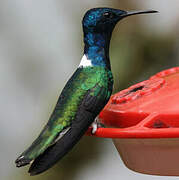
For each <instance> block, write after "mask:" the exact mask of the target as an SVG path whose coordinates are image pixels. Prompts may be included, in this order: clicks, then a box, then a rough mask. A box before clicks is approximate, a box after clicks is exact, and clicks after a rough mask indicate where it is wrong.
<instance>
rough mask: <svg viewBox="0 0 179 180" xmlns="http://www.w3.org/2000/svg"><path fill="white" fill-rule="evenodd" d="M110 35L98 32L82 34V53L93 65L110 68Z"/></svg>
mask: <svg viewBox="0 0 179 180" xmlns="http://www.w3.org/2000/svg"><path fill="white" fill-rule="evenodd" d="M110 39H111V36H109V35H107V34H99V33H91V32H89V33H85V34H84V43H85V48H84V54H85V55H86V57H87V59H88V60H90V61H91V64H92V65H93V66H103V67H107V68H110V61H109V44H110Z"/></svg>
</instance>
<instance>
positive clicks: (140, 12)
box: [120, 10, 158, 17]
mask: <svg viewBox="0 0 179 180" xmlns="http://www.w3.org/2000/svg"><path fill="white" fill-rule="evenodd" d="M148 13H158V11H154V10H147V11H126V13H124V14H122V15H120V16H121V17H127V16H132V15H136V14H148Z"/></svg>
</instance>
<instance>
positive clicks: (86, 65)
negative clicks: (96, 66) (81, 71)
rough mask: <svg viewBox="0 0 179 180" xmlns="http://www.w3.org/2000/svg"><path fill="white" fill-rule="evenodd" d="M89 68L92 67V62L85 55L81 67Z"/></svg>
mask: <svg viewBox="0 0 179 180" xmlns="http://www.w3.org/2000/svg"><path fill="white" fill-rule="evenodd" d="M88 66H92V64H91V60H90V59H87V57H86V55H85V54H84V56H83V57H82V59H81V62H80V65H79V67H88Z"/></svg>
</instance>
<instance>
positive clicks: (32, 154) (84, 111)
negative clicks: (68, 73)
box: [15, 8, 157, 175]
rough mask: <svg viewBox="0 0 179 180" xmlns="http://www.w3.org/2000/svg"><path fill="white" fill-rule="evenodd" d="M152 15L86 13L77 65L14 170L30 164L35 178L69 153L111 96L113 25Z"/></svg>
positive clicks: (100, 10)
mask: <svg viewBox="0 0 179 180" xmlns="http://www.w3.org/2000/svg"><path fill="white" fill-rule="evenodd" d="M155 12H157V11H153V10H148V11H133V12H128V11H123V10H119V9H112V8H94V9H90V10H88V11H87V12H86V14H85V16H84V18H83V21H82V24H83V32H84V45H85V46H84V55H83V57H82V60H81V63H80V65H79V67H78V68H77V70H76V71H75V73H74V74H73V75H72V77H71V78H70V79H69V81H68V82H67V84H66V85H65V87H64V89H63V90H62V93H61V95H60V97H59V99H58V101H57V104H56V107H55V109H54V111H53V113H52V114H51V117H50V119H49V121H48V123H47V124H46V126H45V127H44V129H43V130H42V132H41V133H40V135H39V136H38V137H37V139H36V140H35V141H34V142H33V143H32V145H31V146H30V147H29V148H28V149H27V150H25V151H24V152H23V153H22V154H21V155H20V156H19V157H18V158H17V160H16V161H15V162H16V166H17V167H21V166H25V165H27V164H29V163H31V162H32V165H31V167H30V169H29V173H30V174H31V175H36V174H39V173H41V172H44V171H45V170H47V169H48V168H50V167H51V166H52V165H54V164H55V163H56V162H57V161H58V160H59V159H61V158H62V157H63V156H64V155H65V154H66V153H68V152H69V151H70V150H71V149H72V147H73V146H74V145H75V144H76V143H77V142H78V141H79V139H80V138H81V137H82V136H83V135H84V133H85V132H86V131H87V129H88V127H89V126H90V125H91V124H92V123H93V122H94V120H95V118H96V117H97V115H98V114H99V113H100V111H101V110H102V109H103V107H104V106H105V105H106V103H107V102H108V100H109V98H110V96H111V93H112V89H113V76H112V72H111V66H110V60H109V45H110V39H111V35H112V31H113V29H114V27H115V25H116V24H117V22H118V21H120V20H121V19H123V18H125V17H127V16H130V15H135V14H144V13H155Z"/></svg>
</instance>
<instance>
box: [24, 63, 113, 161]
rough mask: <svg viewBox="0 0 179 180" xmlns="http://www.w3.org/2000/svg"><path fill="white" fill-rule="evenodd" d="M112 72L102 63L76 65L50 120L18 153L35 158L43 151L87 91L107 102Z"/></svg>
mask: <svg viewBox="0 0 179 180" xmlns="http://www.w3.org/2000/svg"><path fill="white" fill-rule="evenodd" d="M112 85H113V79H112V73H111V71H110V70H107V69H106V68H104V67H100V66H96V67H95V66H94V67H85V68H78V69H77V70H76V72H75V73H74V74H73V76H72V77H71V79H70V80H69V81H68V82H67V84H66V86H65V87H64V89H63V91H62V93H61V95H60V97H59V100H58V102H57V105H56V107H55V109H54V112H53V113H52V115H51V117H50V120H49V121H48V123H47V125H46V126H45V127H44V129H43V131H42V132H41V133H40V135H39V137H38V138H37V139H36V140H35V141H34V142H33V144H32V145H31V146H30V148H28V149H27V151H25V152H24V153H23V154H22V155H21V156H25V157H26V158H28V159H31V160H33V159H35V158H36V157H38V156H39V155H40V154H42V153H43V152H44V150H46V149H47V147H49V146H50V145H52V144H53V143H54V142H55V139H56V138H57V137H58V136H59V134H60V133H61V132H62V131H63V130H64V129H66V128H68V127H70V125H71V123H72V121H73V120H74V118H75V116H76V114H77V112H78V108H79V105H80V103H81V102H82V100H83V98H84V96H85V95H86V94H87V92H89V90H90V95H91V96H96V98H98V99H100V100H101V102H103V101H105V102H107V101H108V99H109V97H110V95H111V92H112Z"/></svg>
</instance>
